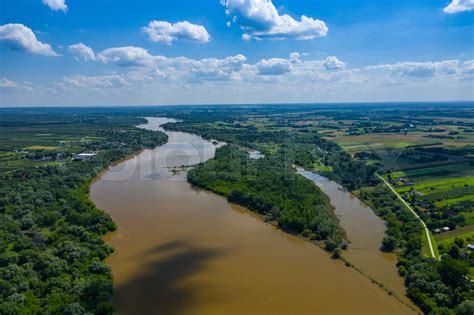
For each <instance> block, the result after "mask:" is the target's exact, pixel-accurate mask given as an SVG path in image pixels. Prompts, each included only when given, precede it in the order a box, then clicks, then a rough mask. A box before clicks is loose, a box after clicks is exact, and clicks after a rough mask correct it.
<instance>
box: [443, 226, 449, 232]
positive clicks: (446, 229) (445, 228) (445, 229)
mask: <svg viewBox="0 0 474 315" xmlns="http://www.w3.org/2000/svg"><path fill="white" fill-rule="evenodd" d="M450 230H451V229H450V228H449V227H447V226H445V227H444V228H443V231H445V232H448V231H450Z"/></svg>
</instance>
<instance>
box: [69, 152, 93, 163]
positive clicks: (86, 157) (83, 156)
mask: <svg viewBox="0 0 474 315" xmlns="http://www.w3.org/2000/svg"><path fill="white" fill-rule="evenodd" d="M96 155H97V153H94V152H86V153H79V154H76V155H74V156H73V157H72V159H73V161H84V160H90V159H91V158H92V157H94V156H96Z"/></svg>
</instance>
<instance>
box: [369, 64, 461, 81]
mask: <svg viewBox="0 0 474 315" xmlns="http://www.w3.org/2000/svg"><path fill="white" fill-rule="evenodd" d="M458 66H459V60H443V61H437V62H429V61H428V62H411V61H406V62H399V63H395V64H382V65H377V66H369V67H367V68H366V69H367V70H382V71H388V72H390V73H391V74H392V75H394V76H403V77H413V78H426V77H433V76H436V75H452V74H456V73H457V72H458Z"/></svg>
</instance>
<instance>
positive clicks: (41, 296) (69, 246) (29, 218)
mask: <svg viewBox="0 0 474 315" xmlns="http://www.w3.org/2000/svg"><path fill="white" fill-rule="evenodd" d="M41 118H43V121H47V120H46V119H44V117H41ZM41 118H36V119H37V120H41ZM54 119H55V120H57V123H58V124H61V122H63V123H65V125H64V128H66V126H71V124H72V125H74V124H79V122H74V121H70V122H69V123H67V122H66V121H65V120H64V119H63V118H58V117H55V118H54ZM102 121H103V118H95V119H91V121H89V122H88V125H89V126H90V127H94V128H90V129H91V130H94V132H93V133H92V134H91V135H92V136H95V137H97V138H98V139H100V140H98V141H94V142H90V143H86V144H83V149H85V150H87V151H95V152H97V153H98V154H97V155H96V156H94V157H93V158H92V159H90V160H85V161H71V160H69V161H68V162H66V163H63V164H61V165H53V166H45V167H29V168H24V169H21V170H17V171H14V172H11V173H8V174H5V175H3V176H2V177H0V314H5V315H7V314H12V315H13V314H86V313H87V314H111V313H114V308H113V304H112V293H113V286H112V276H111V271H110V268H109V267H108V266H106V265H105V264H104V263H103V260H104V259H105V258H106V257H107V256H109V255H110V254H111V252H112V251H113V249H112V248H110V247H109V246H108V245H107V244H105V243H104V241H103V240H102V239H101V238H102V236H103V235H104V234H105V233H107V232H109V231H112V230H114V229H115V224H114V223H113V222H112V220H111V218H110V217H109V216H108V215H107V214H106V213H104V212H103V211H101V210H100V209H97V208H96V207H95V205H94V204H93V203H92V202H91V201H90V200H89V196H88V191H89V184H90V182H91V181H92V179H93V178H94V177H95V176H96V175H98V174H99V172H101V171H102V170H103V169H104V168H106V167H107V166H108V165H110V164H111V163H112V162H114V161H117V160H119V159H121V158H123V157H125V156H127V155H129V154H131V153H133V152H136V151H138V150H141V149H144V148H150V147H155V146H157V145H160V144H162V143H164V142H165V141H166V139H167V138H166V135H164V134H163V133H159V132H151V131H146V130H141V129H137V128H133V127H129V126H130V125H129V124H128V123H130V122H136V121H137V119H122V120H120V123H119V124H114V123H112V124H109V125H105V126H104V125H102V124H100V123H97V124H96V123H94V122H102ZM138 121H141V120H138ZM10 124H11V125H15V127H18V128H20V129H21V126H20V127H19V126H18V125H21V124H22V122H20V121H18V122H16V121H14V120H13V121H10ZM28 124H29V125H31V126H33V125H35V124H34V122H28ZM76 128H79V129H81V128H84V126H81V125H76Z"/></svg>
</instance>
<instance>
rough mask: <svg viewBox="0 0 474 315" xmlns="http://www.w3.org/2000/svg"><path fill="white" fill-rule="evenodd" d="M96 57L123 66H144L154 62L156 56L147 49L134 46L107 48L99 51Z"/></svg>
mask: <svg viewBox="0 0 474 315" xmlns="http://www.w3.org/2000/svg"><path fill="white" fill-rule="evenodd" d="M96 59H97V60H99V61H102V62H104V63H113V64H115V65H117V66H122V67H134V66H136V67H142V66H148V65H152V64H153V62H154V57H153V56H152V55H151V54H150V53H149V52H148V51H147V50H146V49H143V48H141V47H134V46H125V47H114V48H107V49H105V50H103V51H101V52H100V53H98V54H97V55H96Z"/></svg>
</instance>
